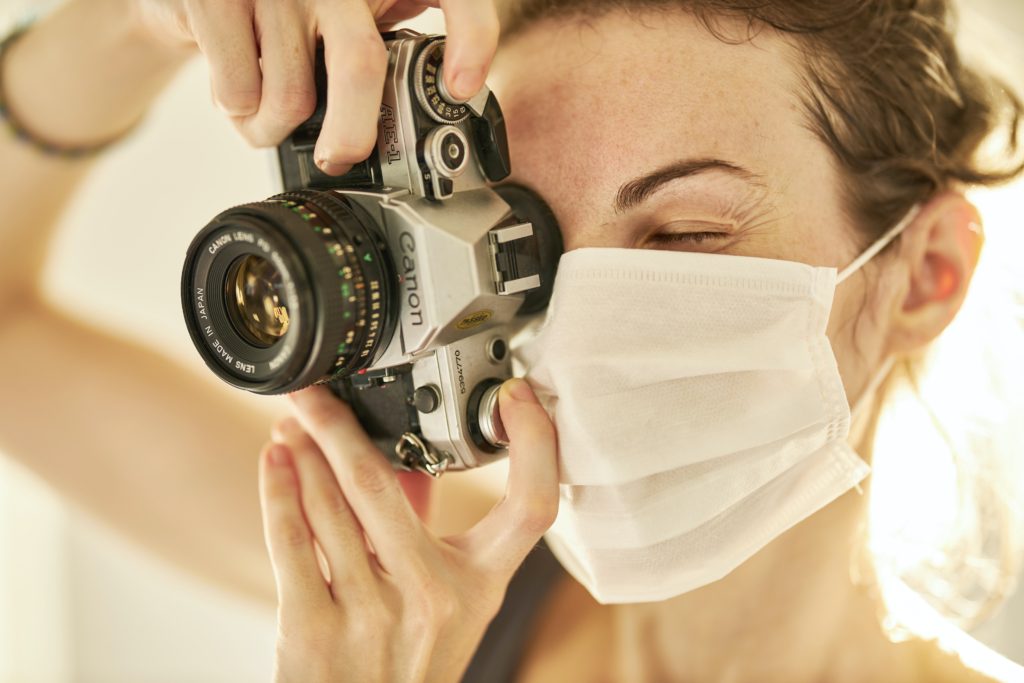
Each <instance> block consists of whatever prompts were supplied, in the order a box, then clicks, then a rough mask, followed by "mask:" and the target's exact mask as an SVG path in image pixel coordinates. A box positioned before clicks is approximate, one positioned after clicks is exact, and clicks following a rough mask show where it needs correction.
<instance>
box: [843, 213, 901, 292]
mask: <svg viewBox="0 0 1024 683" xmlns="http://www.w3.org/2000/svg"><path fill="white" fill-rule="evenodd" d="M919 213H921V205H920V204H915V205H914V207H913V208H912V209H910V211H908V212H907V215H906V216H904V217H903V220H901V221H900V222H899V223H897V224H896V225H894V226H893V227H892V228H890V229H889V230H888V231H887V232H886V233H885V234H884V235H882V236H881V237H879V238H878V239H877V240H876V241H875V243H874V244H872V245H871V246H870V247H868V248H867V249H865V250H864V252H863V253H862V254H861V255H860V256H858V257H857V258H855V259H853V262H852V263H851V264H850V265H848V266H846V267H845V268H843V269H842V270H841V271H839V275H837V276H836V284H837V285H838V284H839V283H840V282H842V281H843V280H845V279H846V278H848V277H850V276H851V275H853V274H854V273H856V272H857V271H858V270H860V269H861V268H862V267H863V266H864V264H865V263H867V262H868V261H870V260H871V259H872V258H874V256H875V255H876V254H877V253H878V252H880V251H882V250H883V249H885V248H886V247H887V246H888V245H889V243H890V242H892V241H893V240H894V239H896V238H897V237H898V236H899V234H900V233H901V232H903V231H904V230H906V229H907V226H908V225H910V224H911V223H913V222H914V219H915V218H917V216H918V214H919Z"/></svg>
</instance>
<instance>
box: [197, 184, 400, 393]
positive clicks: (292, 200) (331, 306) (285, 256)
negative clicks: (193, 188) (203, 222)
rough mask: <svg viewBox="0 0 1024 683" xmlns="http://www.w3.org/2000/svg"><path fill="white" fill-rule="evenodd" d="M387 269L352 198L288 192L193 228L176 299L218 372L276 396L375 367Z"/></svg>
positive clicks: (389, 290)
mask: <svg viewBox="0 0 1024 683" xmlns="http://www.w3.org/2000/svg"><path fill="white" fill-rule="evenodd" d="M394 272H395V271H394V266H393V264H392V262H391V259H390V255H389V253H388V249H387V245H386V243H385V241H384V237H383V233H382V231H381V230H380V228H379V227H378V225H377V223H376V222H375V221H374V220H373V218H372V217H371V216H370V214H369V213H367V212H366V211H364V210H363V209H362V208H361V207H360V206H359V205H358V204H357V203H356V202H354V201H352V200H351V199H350V198H349V197H347V196H345V195H342V194H339V193H336V192H318V191H313V190H302V191H299V192H289V193H285V194H281V195H276V196H274V197H271V198H270V199H268V200H266V201H263V202H255V203H252V204H244V205H242V206H237V207H235V208H233V209H229V210H227V211H225V212H223V213H222V214H220V215H219V216H217V217H216V218H215V219H214V220H213V221H211V222H210V223H209V224H208V225H207V226H206V227H205V228H204V229H203V230H202V231H201V232H200V233H199V235H198V236H197V237H196V238H195V240H194V241H193V243H192V245H191V246H190V247H189V250H188V254H187V257H186V261H185V267H184V270H183V273H182V306H183V309H184V312H185V318H186V323H187V326H188V329H189V333H190V334H191V336H192V341H193V343H194V344H195V346H196V348H197V349H198V350H199V352H200V354H201V355H202V357H203V359H204V360H205V361H206V364H207V365H208V366H209V367H210V368H211V369H212V370H213V371H214V372H215V373H216V374H217V375H218V376H220V377H221V378H222V379H224V380H225V381H227V382H228V383H230V384H232V385H234V386H236V387H239V388H242V389H247V390H249V391H252V392H255V393H261V394H276V393H286V392H291V391H296V390H298V389H300V388H302V387H304V386H307V385H309V384H313V383H317V382H323V381H327V380H331V379H340V378H341V377H345V376H347V375H350V374H353V373H355V372H358V371H359V370H361V369H364V368H367V367H370V366H371V365H373V363H374V362H375V361H376V360H377V358H379V357H380V355H381V354H382V353H383V351H384V349H385V348H386V346H387V344H388V342H390V340H391V338H392V337H393V335H394V331H395V327H396V325H397V321H398V314H399V304H398V301H397V298H396V297H397V295H398V291H397V280H396V278H395V275H394Z"/></svg>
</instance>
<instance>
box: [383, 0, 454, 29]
mask: <svg viewBox="0 0 1024 683" xmlns="http://www.w3.org/2000/svg"><path fill="white" fill-rule="evenodd" d="M440 6H441V3H440V0H406V1H405V2H401V1H400V2H397V3H395V5H393V6H392V7H391V8H389V9H388V10H387V11H385V12H384V14H382V15H380V16H378V17H377V26H379V27H380V28H381V29H382V30H384V29H385V28H388V27H390V26H391V25H393V24H397V23H398V22H400V21H408V20H409V19H412V18H413V17H418V16H419V15H421V14H423V12H424V11H426V9H427V8H428V7H434V8H438V7H440Z"/></svg>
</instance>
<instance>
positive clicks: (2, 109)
mask: <svg viewBox="0 0 1024 683" xmlns="http://www.w3.org/2000/svg"><path fill="white" fill-rule="evenodd" d="M33 23H35V21H34V19H32V20H28V21H24V22H22V23H20V24H18V25H17V26H15V28H14V29H13V30H12V31H11V32H10V33H8V34H7V36H6V37H4V39H3V40H0V124H2V126H3V127H4V128H6V129H7V130H8V131H10V133H11V134H12V135H13V136H14V137H16V138H18V139H19V140H21V141H23V142H25V143H26V144H28V145H29V146H31V147H32V148H34V149H35V150H37V151H39V152H42V153H43V154H45V155H47V156H51V157H59V158H62V159H82V158H87V157H92V156H95V155H97V154H99V153H100V152H102V151H104V150H106V149H107V148H109V147H111V146H112V145H114V144H115V143H117V142H120V141H121V140H122V139H123V138H124V135H123V134H122V135H119V136H118V137H116V138H114V139H113V140H108V141H106V142H101V143H99V144H96V145H89V146H86V147H64V146H61V145H55V144H53V143H51V142H47V141H46V140H43V139H42V138H40V137H39V136H37V135H34V134H33V133H31V132H29V130H28V128H26V127H25V125H24V124H23V123H22V122H21V121H20V120H18V118H17V117H16V116H15V115H14V113H13V112H12V111H11V110H10V107H8V106H7V98H6V96H5V93H4V82H3V70H4V57H5V56H6V54H7V48H9V47H10V46H11V45H13V44H14V42H15V41H16V40H17V39H18V38H20V37H21V36H22V35H24V34H25V32H26V31H28V29H29V28H31V26H32V24H33Z"/></svg>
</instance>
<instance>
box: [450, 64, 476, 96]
mask: <svg viewBox="0 0 1024 683" xmlns="http://www.w3.org/2000/svg"><path fill="white" fill-rule="evenodd" d="M482 76H483V72H482V71H481V70H480V69H466V70H465V71H460V72H458V73H456V74H455V80H454V82H453V83H452V89H451V93H452V95H454V96H455V97H458V98H459V99H460V100H468V99H469V98H470V97H472V96H473V95H475V94H476V91H477V90H479V89H480V81H481V78H482Z"/></svg>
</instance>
